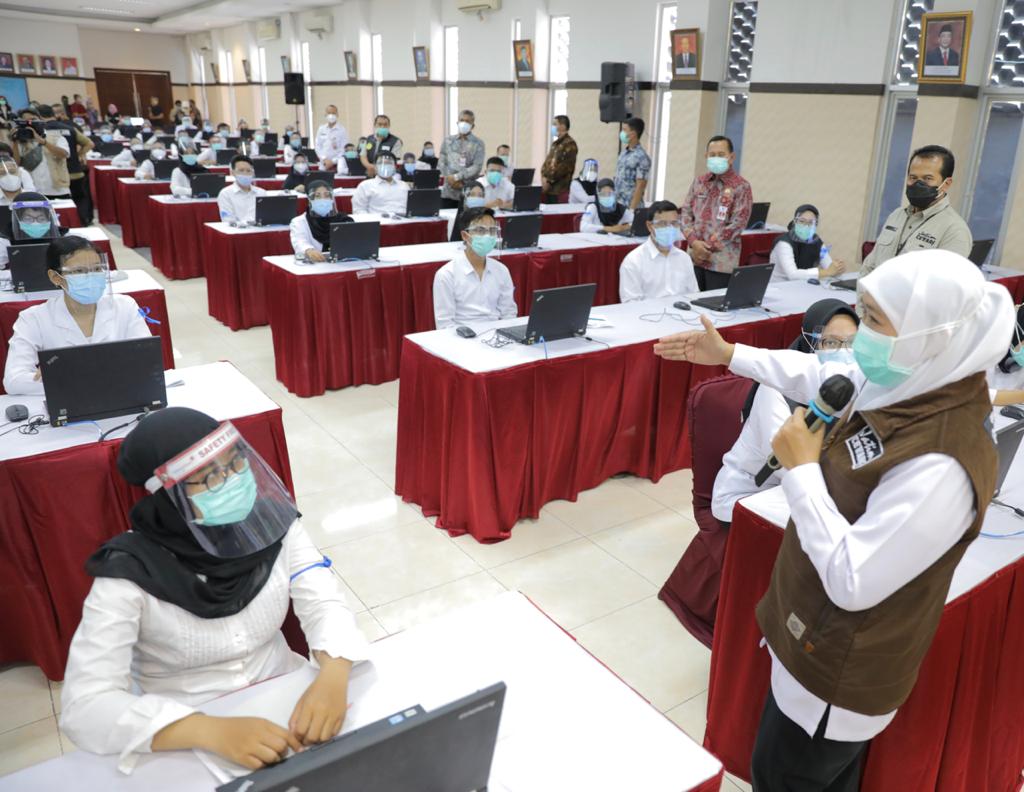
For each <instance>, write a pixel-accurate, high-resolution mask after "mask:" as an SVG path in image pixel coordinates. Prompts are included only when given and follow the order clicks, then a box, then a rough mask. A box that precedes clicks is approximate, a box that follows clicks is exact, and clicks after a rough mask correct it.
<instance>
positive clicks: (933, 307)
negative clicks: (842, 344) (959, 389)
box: [856, 250, 1016, 411]
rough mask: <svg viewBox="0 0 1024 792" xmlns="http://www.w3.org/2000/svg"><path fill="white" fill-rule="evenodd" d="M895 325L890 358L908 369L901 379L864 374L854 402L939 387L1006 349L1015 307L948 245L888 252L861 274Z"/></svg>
mask: <svg viewBox="0 0 1024 792" xmlns="http://www.w3.org/2000/svg"><path fill="white" fill-rule="evenodd" d="M858 290H859V291H864V292H867V293H868V294H870V295H871V296H872V298H874V300H875V302H876V303H878V306H879V307H880V308H881V309H882V311H883V312H884V313H885V315H886V316H887V317H888V318H889V321H890V322H892V324H893V327H895V328H896V331H897V336H896V342H895V345H894V346H893V352H892V357H891V358H890V360H891V362H892V363H893V364H894V365H897V366H903V367H905V368H911V369H913V373H912V374H911V375H910V377H909V378H908V379H907V381H906V382H904V383H902V384H900V385H897V386H896V387H895V388H883V387H881V386H880V385H875V384H873V383H871V382H868V383H866V384H865V385H864V388H863V389H862V390H861V392H860V395H859V396H858V397H857V404H856V409H857V410H861V411H863V410H873V409H877V408H879V407H885V406H887V405H890V404H895V403H897V402H901V401H904V400H905V399H910V398H913V397H915V396H920V395H921V394H922V393H927V392H928V391H931V390H935V389H936V388H941V387H942V386H943V385H948V384H950V383H951V382H957V381H959V380H962V379H963V378H964V377H968V376H970V375H971V374H975V373H977V372H979V371H986V372H987V371H988V370H989V369H991V368H992V366H994V365H995V364H996V363H998V362H999V361H1000V360H1001V359H1002V358H1003V356H1005V355H1006V346H1007V344H1008V343H1009V340H1010V338H1011V337H1012V336H1013V329H1014V323H1015V321H1016V314H1015V312H1014V309H1013V300H1012V299H1011V298H1010V293H1009V292H1008V291H1007V290H1006V289H1005V288H1004V287H1003V286H1000V285H998V284H995V283H986V282H985V278H984V276H983V275H982V274H981V271H980V270H979V269H978V268H977V267H976V266H974V264H972V263H971V262H970V261H968V260H967V259H965V258H964V257H963V256H960V255H957V254H956V253H952V252H950V251H948V250H921V251H915V252H913V253H906V254H904V255H902V256H899V257H898V258H894V259H890V260H889V261H887V262H885V263H884V264H882V265H881V266H880V267H878V268H877V269H876V270H874V271H873V272H872V273H870V274H869V275H865V276H864V277H863V278H861V279H860V284H859V286H858Z"/></svg>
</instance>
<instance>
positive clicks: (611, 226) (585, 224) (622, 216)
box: [580, 179, 633, 234]
mask: <svg viewBox="0 0 1024 792" xmlns="http://www.w3.org/2000/svg"><path fill="white" fill-rule="evenodd" d="M594 197H595V201H594V203H592V204H590V205H589V206H588V207H587V208H586V209H584V210H583V216H582V217H580V231H582V232H584V233H591V234H595V233H600V232H602V231H603V232H605V233H606V234H620V233H622V232H623V231H628V230H629V229H630V228H632V227H633V210H632V209H630V208H629V207H628V206H626V205H625V204H622V203H619V201H618V198H617V197H616V195H615V182H614V181H613V180H611V179H601V181H599V182H598V183H597V194H596V195H595V196H594Z"/></svg>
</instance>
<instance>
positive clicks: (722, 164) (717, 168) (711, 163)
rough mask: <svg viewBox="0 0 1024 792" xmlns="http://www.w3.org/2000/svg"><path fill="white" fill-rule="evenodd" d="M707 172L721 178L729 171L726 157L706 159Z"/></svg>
mask: <svg viewBox="0 0 1024 792" xmlns="http://www.w3.org/2000/svg"><path fill="white" fill-rule="evenodd" d="M708 170H709V171H711V172H712V173H713V174H715V175H716V176H721V175H722V174H723V173H725V172H726V171H727V170H729V158H728V157H708Z"/></svg>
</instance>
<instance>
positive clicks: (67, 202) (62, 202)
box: [50, 198, 77, 212]
mask: <svg viewBox="0 0 1024 792" xmlns="http://www.w3.org/2000/svg"><path fill="white" fill-rule="evenodd" d="M50 206H52V207H53V211H55V212H56V211H59V210H60V209H76V208H77V207H76V206H75V202H74V201H72V200H71V199H70V198H57V199H55V200H53V201H50Z"/></svg>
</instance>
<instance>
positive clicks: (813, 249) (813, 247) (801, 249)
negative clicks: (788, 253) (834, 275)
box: [772, 204, 822, 269]
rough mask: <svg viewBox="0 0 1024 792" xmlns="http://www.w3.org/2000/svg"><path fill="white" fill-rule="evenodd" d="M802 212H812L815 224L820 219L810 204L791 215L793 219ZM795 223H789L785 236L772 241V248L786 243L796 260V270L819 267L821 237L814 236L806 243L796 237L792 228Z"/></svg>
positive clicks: (798, 208)
mask: <svg viewBox="0 0 1024 792" xmlns="http://www.w3.org/2000/svg"><path fill="white" fill-rule="evenodd" d="M804 212H812V213H813V214H814V217H815V222H817V219H818V218H820V217H821V214H820V213H819V212H818V209H817V207H816V206H813V205H812V204H801V205H800V206H798V207H797V208H796V211H795V212H794V213H793V217H797V216H799V215H802V214H803V213H804ZM795 225H796V222H795V221H794V220H790V221H789V226H788V228H789V230H788V231H787V232H786V233H785V234H781V235H779V236H777V237H775V239H774V240H772V248H774V247H775V246H776V245H777V244H779V243H780V242H786V243H788V244H789V245H790V246H791V247H792V248H793V258H794V259H795V260H796V267H797V269H813V268H814V267H820V266H821V245H822V242H821V237H819V236H818V235H817V234H815V235H814V236H813V237H811V238H810V239H809V240H808V241H807V242H804V241H803V240H801V239H800V237H798V236H797V235H796V234H795V233H794V231H793V228H794V227H795Z"/></svg>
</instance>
